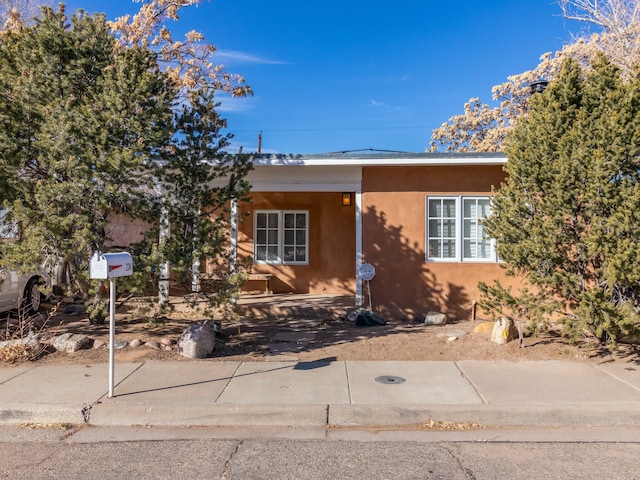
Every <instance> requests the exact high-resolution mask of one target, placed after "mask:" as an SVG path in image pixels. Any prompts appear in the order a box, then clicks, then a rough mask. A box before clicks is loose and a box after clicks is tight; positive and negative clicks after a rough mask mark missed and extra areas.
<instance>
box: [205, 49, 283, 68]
mask: <svg viewBox="0 0 640 480" xmlns="http://www.w3.org/2000/svg"><path fill="white" fill-rule="evenodd" d="M215 55H216V58H217V59H219V60H227V61H229V62H236V63H254V64H263V65H285V64H286V62H282V61H280V60H272V59H270V58H265V57H260V56H257V55H252V54H250V53H245V52H238V51H235V50H217V51H216V54H215Z"/></svg>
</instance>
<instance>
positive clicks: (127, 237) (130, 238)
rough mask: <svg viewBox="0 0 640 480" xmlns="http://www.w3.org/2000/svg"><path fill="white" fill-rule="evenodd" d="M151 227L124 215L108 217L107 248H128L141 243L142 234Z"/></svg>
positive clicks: (140, 220)
mask: <svg viewBox="0 0 640 480" xmlns="http://www.w3.org/2000/svg"><path fill="white" fill-rule="evenodd" d="M150 227H151V225H150V224H149V223H148V222H146V221H144V220H142V219H139V218H136V219H133V218H130V217H128V216H127V215H124V214H118V213H116V214H114V215H111V216H110V217H109V223H108V224H107V228H106V231H107V236H108V237H109V238H110V240H109V241H108V242H107V246H109V247H128V246H130V245H132V244H134V243H137V242H140V241H142V239H143V238H144V233H145V232H146V231H147V230H148V229H149V228H150Z"/></svg>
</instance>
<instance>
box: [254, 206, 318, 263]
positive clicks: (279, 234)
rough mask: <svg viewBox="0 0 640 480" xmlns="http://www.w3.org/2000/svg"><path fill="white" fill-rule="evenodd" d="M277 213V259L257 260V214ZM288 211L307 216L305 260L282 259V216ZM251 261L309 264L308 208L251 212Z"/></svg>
mask: <svg viewBox="0 0 640 480" xmlns="http://www.w3.org/2000/svg"><path fill="white" fill-rule="evenodd" d="M270 213H277V214H278V260H277V261H270V260H258V259H257V256H256V247H257V245H258V243H257V238H258V215H259V214H267V215H268V214H270ZM288 213H293V214H301V213H303V214H305V215H306V217H307V221H306V228H305V239H304V241H305V260H304V261H289V262H287V261H285V260H284V217H285V215H286V214H288ZM253 261H254V262H255V263H256V264H260V265H309V210H255V211H254V214H253Z"/></svg>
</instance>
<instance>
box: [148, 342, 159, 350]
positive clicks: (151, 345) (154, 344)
mask: <svg viewBox="0 0 640 480" xmlns="http://www.w3.org/2000/svg"><path fill="white" fill-rule="evenodd" d="M144 346H145V347H147V348H152V349H154V350H160V344H159V343H158V342H156V341H155V340H149V341H148V342H146V343H145V344H144Z"/></svg>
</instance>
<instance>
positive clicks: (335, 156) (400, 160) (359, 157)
mask: <svg viewBox="0 0 640 480" xmlns="http://www.w3.org/2000/svg"><path fill="white" fill-rule="evenodd" d="M505 163H507V157H506V156H505V155H504V153H502V152H480V153H478V152H464V153H459V152H456V153H440V152H437V153H435V152H434V153H432V152H422V153H409V152H388V153H387V152H375V153H354V152H332V153H311V154H304V153H260V154H256V155H255V157H254V160H253V165H254V166H255V167H269V166H274V167H277V166H283V167H287V166H292V167H294V166H361V167H365V166H372V167H373V166H410V165H413V166H446V165H504V164H505Z"/></svg>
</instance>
